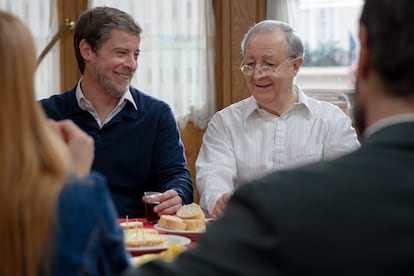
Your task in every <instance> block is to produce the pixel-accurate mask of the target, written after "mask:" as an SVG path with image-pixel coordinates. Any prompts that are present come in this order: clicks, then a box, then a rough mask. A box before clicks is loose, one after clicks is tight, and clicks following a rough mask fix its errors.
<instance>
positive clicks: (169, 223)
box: [158, 215, 187, 230]
mask: <svg viewBox="0 0 414 276" xmlns="http://www.w3.org/2000/svg"><path fill="white" fill-rule="evenodd" d="M158 226H159V227H162V228H165V229H171V230H185V228H186V227H187V225H186V224H185V223H184V221H183V220H182V219H181V218H179V217H177V216H172V215H161V216H160V219H159V220H158Z"/></svg>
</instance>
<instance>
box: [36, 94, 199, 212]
mask: <svg viewBox="0 0 414 276" xmlns="http://www.w3.org/2000/svg"><path fill="white" fill-rule="evenodd" d="M75 90H76V87H74V88H72V89H71V90H69V91H66V92H65V93H62V94H59V95H54V96H51V97H50V98H48V99H43V100H41V101H40V102H41V104H42V106H43V109H44V110H45V112H46V114H47V116H49V117H50V118H52V119H54V120H62V119H71V120H73V121H74V122H75V123H76V124H77V125H78V126H79V127H80V128H81V129H83V130H84V131H85V132H87V133H88V134H89V135H91V136H92V137H93V138H94V140H95V159H94V161H93V165H92V169H93V170H96V171H99V172H101V173H102V174H103V175H105V177H106V178H107V180H108V186H109V188H110V190H111V194H112V198H113V200H114V203H115V206H116V208H117V211H118V215H119V216H120V217H125V216H127V215H128V216H129V217H143V216H144V204H143V203H142V201H141V197H142V195H143V193H144V191H149V190H151V191H160V192H164V191H166V190H170V189H174V190H176V191H177V192H178V194H179V195H180V196H181V198H182V200H183V204H188V203H190V202H192V201H193V185H192V181H191V176H190V173H189V171H188V169H187V163H186V159H185V155H184V146H183V143H182V141H181V138H180V133H179V129H178V126H177V122H176V120H175V118H174V115H173V113H172V110H171V108H170V107H169V106H168V104H166V103H165V102H163V101H161V100H158V99H156V98H154V97H151V96H149V95H146V94H144V93H142V92H141V91H139V90H137V89H135V88H132V87H130V91H131V94H132V96H133V98H134V100H135V103H136V105H137V108H138V110H135V108H134V107H133V106H132V104H131V103H130V102H127V104H126V105H125V107H124V108H123V109H122V110H121V112H120V113H118V114H117V115H116V116H115V117H114V118H112V119H111V120H110V121H109V122H108V123H106V124H105V125H103V126H102V128H99V125H98V123H97V122H96V121H95V119H94V118H93V116H92V115H91V114H89V113H88V112H87V111H84V110H82V109H81V108H80V107H79V105H78V103H77V101H76V94H75Z"/></svg>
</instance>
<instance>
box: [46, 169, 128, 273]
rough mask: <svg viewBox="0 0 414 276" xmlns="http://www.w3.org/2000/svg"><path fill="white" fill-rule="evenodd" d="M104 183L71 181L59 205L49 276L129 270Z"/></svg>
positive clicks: (100, 179) (100, 180) (94, 177)
mask: <svg viewBox="0 0 414 276" xmlns="http://www.w3.org/2000/svg"><path fill="white" fill-rule="evenodd" d="M116 217H117V213H116V210H115V207H114V205H113V203H112V200H111V196H110V194H109V192H108V189H107V185H106V181H105V179H104V178H103V176H101V175H100V174H97V173H92V174H91V175H89V176H88V177H86V178H84V179H81V180H80V179H77V178H75V177H73V178H72V179H71V181H69V183H67V184H66V185H65V187H64V188H63V190H62V192H61V194H60V196H59V200H58V204H57V216H56V220H57V223H56V229H55V231H56V232H55V234H54V235H55V241H54V244H55V246H54V248H55V250H54V254H53V260H52V269H51V274H52V275H68V276H69V275H108V276H109V275H119V274H120V273H121V272H122V271H123V270H124V269H125V268H126V267H128V266H129V260H128V259H129V258H130V255H129V253H127V251H126V250H125V245H124V236H123V231H122V229H121V228H120V227H119V225H118V222H117V220H116V219H115V218H116Z"/></svg>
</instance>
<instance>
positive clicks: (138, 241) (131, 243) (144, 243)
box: [126, 234, 191, 255]
mask: <svg viewBox="0 0 414 276" xmlns="http://www.w3.org/2000/svg"><path fill="white" fill-rule="evenodd" d="M131 235H132V237H131V236H129V237H126V244H127V250H128V251H129V252H131V253H132V254H133V255H137V253H138V254H147V253H156V252H160V251H163V250H166V249H167V248H168V247H169V246H170V245H171V244H181V245H184V246H185V245H188V244H189V243H191V240H190V239H189V238H187V237H183V236H177V235H169V234H157V235H152V234H145V235H144V236H143V237H140V238H134V237H133V235H134V234H131Z"/></svg>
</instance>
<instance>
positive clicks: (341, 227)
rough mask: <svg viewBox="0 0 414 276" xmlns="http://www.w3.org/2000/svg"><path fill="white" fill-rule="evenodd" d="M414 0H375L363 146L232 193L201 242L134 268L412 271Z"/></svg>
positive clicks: (369, 13)
mask: <svg viewBox="0 0 414 276" xmlns="http://www.w3.org/2000/svg"><path fill="white" fill-rule="evenodd" d="M413 14H414V1H412V0H366V1H365V4H364V7H363V11H362V14H361V18H360V32H359V40H360V45H361V48H360V56H359V67H358V70H357V78H358V83H357V87H356V88H357V91H356V99H355V101H356V118H357V121H356V123H357V126H358V127H359V130H360V132H361V135H362V143H361V147H360V149H358V150H357V151H354V152H352V153H350V154H348V155H345V156H342V157H339V158H337V159H335V160H331V161H322V162H319V163H315V164H311V165H307V166H303V167H301V168H297V169H294V170H285V171H279V172H276V173H273V174H271V175H268V176H266V177H264V178H262V179H260V180H256V181H254V182H252V184H254V185H245V186H243V187H241V188H240V189H239V190H237V191H236V192H235V194H234V195H233V196H232V197H231V199H230V201H229V204H228V207H227V209H226V211H225V212H224V214H223V216H222V217H221V218H219V219H218V220H217V221H215V222H212V223H211V225H210V226H209V227H208V228H207V232H206V233H205V235H204V236H203V237H202V238H201V239H200V240H199V242H198V244H197V247H195V248H192V249H189V250H187V251H186V252H184V253H182V254H181V255H180V256H179V257H178V259H176V260H175V261H174V262H172V263H166V262H160V261H156V262H151V263H148V264H145V265H143V266H141V267H139V268H136V269H133V270H131V271H130V272H129V273H126V274H125V275H140V276H141V275H142V276H147V275H180V276H182V275H413V274H414V263H413V260H414V250H413V248H414V219H413V214H414V174H413V173H412V168H413V164H414V139H413V136H414V68H413V64H414V50H413V49H414V33H413V30H414V16H413Z"/></svg>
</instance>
